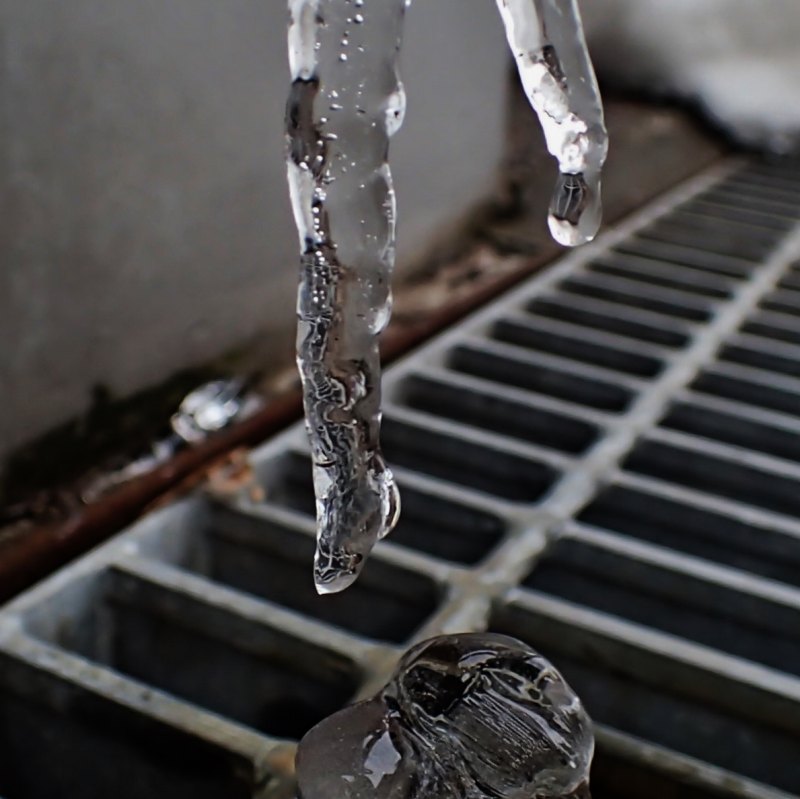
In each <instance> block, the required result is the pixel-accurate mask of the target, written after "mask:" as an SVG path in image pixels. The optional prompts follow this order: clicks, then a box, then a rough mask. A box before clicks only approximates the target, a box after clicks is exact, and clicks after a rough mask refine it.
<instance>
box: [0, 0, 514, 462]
mask: <svg viewBox="0 0 800 799" xmlns="http://www.w3.org/2000/svg"><path fill="white" fill-rule="evenodd" d="M285 8H286V2H285V0H225V1H224V2H221V1H220V0H68V2H64V0H0V86H2V102H0V131H1V133H0V159H2V160H1V161H0V163H2V169H1V170H0V242H2V244H0V256H2V260H1V261H0V398H2V403H3V409H2V412H1V413H0V456H1V455H2V454H3V453H4V452H7V451H8V450H9V449H11V448H12V447H14V446H15V445H18V444H20V443H22V442H24V441H26V440H28V439H30V438H32V437H34V436H36V435H38V434H39V433H41V432H43V431H45V430H46V429H48V428H50V427H52V426H54V425H56V424H58V423H60V422H63V421H66V420H67V419H69V418H72V417H74V416H76V415H78V414H80V413H81V412H83V411H84V410H86V409H87V407H88V405H89V402H90V391H91V388H92V386H94V385H97V384H104V385H106V386H108V387H109V388H110V389H111V390H112V391H113V392H114V393H115V394H117V395H122V396H124V395H126V394H129V393H131V392H134V391H136V390H138V389H141V388H144V387H146V386H149V385H153V384H156V383H158V382H160V381H161V380H163V379H165V378H166V377H168V376H169V375H170V374H172V373H173V372H175V371H176V370H178V369H180V368H181V367H186V366H189V365H193V364H196V363H200V362H203V361H206V360H208V359H210V358H212V357H215V356H217V355H219V354H221V353H223V352H225V351H227V350H229V349H230V348H232V347H235V346H237V345H239V344H242V343H244V342H247V341H248V340H250V339H252V337H254V336H256V335H258V336H262V337H264V340H266V341H267V342H269V350H270V351H271V353H272V354H273V356H274V357H275V358H284V357H286V355H287V353H288V351H289V347H290V343H291V339H292V335H293V324H294V322H293V305H294V285H295V263H296V260H297V258H296V254H295V248H296V237H295V233H294V230H293V227H292V222H291V217H290V214H289V209H288V203H287V199H286V189H285V178H284V166H283V138H282V130H283V108H284V98H285V94H286V89H287V82H288V74H287V68H286V64H285V62H286V55H285V44H284V38H285V22H286V11H285ZM406 41H407V50H406V53H405V59H404V63H405V70H404V77H405V81H406V85H407V89H408V94H409V101H410V105H409V113H408V116H407V121H406V127H405V128H404V129H403V131H401V133H400V134H399V135H398V137H397V139H396V140H395V145H394V152H393V156H394V158H393V162H394V168H395V174H396V176H397V187H398V195H399V203H400V214H401V242H400V260H401V262H403V261H408V257H409V255H410V254H411V253H412V252H413V251H414V250H416V249H418V248H420V247H422V246H424V242H425V241H426V238H427V237H429V236H430V235H431V233H432V232H433V231H434V230H436V229H437V228H439V227H440V226H441V225H442V224H443V223H444V222H445V221H446V220H448V219H452V218H454V217H456V216H458V214H459V213H461V212H462V211H463V210H464V209H465V207H466V206H467V205H468V204H469V203H470V201H472V200H473V199H475V198H477V197H478V196H480V195H481V194H483V193H485V192H488V191H489V190H490V188H491V182H492V179H493V175H494V170H495V166H496V163H497V161H498V158H499V155H500V151H501V147H502V140H503V137H502V127H503V109H504V100H505V92H504V85H505V78H506V70H507V66H508V64H507V55H506V49H505V44H504V41H503V34H502V31H501V28H500V24H499V20H498V18H497V12H496V9H495V7H494V3H492V2H491V0H417V3H415V4H414V7H413V8H412V9H411V12H410V14H409V18H408V30H407V39H406Z"/></svg>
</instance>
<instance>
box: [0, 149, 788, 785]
mask: <svg viewBox="0 0 800 799" xmlns="http://www.w3.org/2000/svg"><path fill="white" fill-rule="evenodd" d="M798 220H800V165H798V164H795V163H775V164H766V163H761V162H755V161H744V160H740V159H731V160H729V161H727V162H725V163H724V164H722V165H719V166H716V167H714V168H712V169H710V170H707V171H706V172H705V173H703V174H702V175H700V176H699V177H697V178H695V179H693V180H692V181H690V182H688V183H686V184H684V185H683V186H682V187H680V188H679V189H677V190H675V191H673V192H671V193H670V194H669V195H667V196H665V197H664V198H662V199H661V200H659V201H658V202H656V203H654V204H653V205H651V206H649V207H648V208H647V209H645V210H644V211H642V212H641V213H639V214H637V215H636V216H635V217H633V218H632V219H630V220H629V221H628V222H627V223H625V224H623V225H620V226H618V227H616V228H614V229H612V230H610V231H609V232H608V233H606V234H605V235H603V236H602V237H601V238H600V239H598V241H596V242H595V243H594V244H592V245H589V246H587V247H585V248H582V249H581V250H579V251H576V252H573V253H571V254H570V255H568V256H567V257H565V258H563V259H562V260H561V261H560V262H559V263H558V264H557V265H556V266H555V267H553V268H552V269H550V270H548V271H547V272H545V273H543V274H541V275H539V276H537V277H535V278H534V279H532V280H530V281H528V282H527V283H526V284H524V285H523V286H522V287H521V288H519V289H518V290H516V291H514V292H512V293H510V294H509V295H507V296H505V297H504V298H502V299H501V300H499V301H496V302H494V303H492V304H490V305H488V306H487V307H486V308H485V309H483V310H482V311H480V312H479V313H477V314H475V315H473V316H472V317H470V318H469V319H468V320H466V321H465V322H463V323H461V324H459V325H457V326H455V327H454V328H452V329H451V330H450V331H448V332H447V333H445V334H444V335H441V336H439V337H438V338H436V339H434V340H433V341H431V342H430V343H429V344H427V345H426V346H424V347H423V348H421V349H420V350H418V351H417V352H415V353H413V354H412V355H410V356H409V357H407V358H406V359H405V360H404V361H402V362H401V363H399V364H397V365H396V366H395V367H393V368H392V369H390V370H389V372H388V374H387V375H386V378H385V384H384V385H385V388H384V391H385V403H384V407H385V417H386V418H385V425H384V442H385V449H386V454H387V457H388V459H389V461H390V462H391V463H392V464H393V468H394V469H395V471H396V473H397V476H398V478H399V482H400V484H401V487H402V489H403V500H404V515H403V521H402V522H401V525H400V527H399V528H398V530H397V531H396V533H395V534H394V535H393V536H392V538H391V540H390V541H387V542H385V543H383V544H381V545H379V547H378V548H377V549H376V552H375V554H374V556H373V560H372V562H371V563H370V564H369V565H368V567H367V569H366V570H365V572H364V575H363V576H362V578H361V580H360V581H359V582H358V583H357V584H356V586H354V587H353V588H352V589H350V590H348V591H347V592H346V593H345V594H343V595H341V596H336V597H330V598H325V599H318V598H317V597H316V596H315V595H314V593H313V585H312V583H311V575H310V563H311V557H312V553H313V545H314V542H313V519H312V516H311V514H312V512H313V494H312V489H311V482H310V471H309V464H308V454H307V444H306V440H305V433H304V430H303V428H302V426H301V425H297V426H295V427H293V428H292V429H290V430H288V431H287V432H286V433H284V434H282V435H280V436H278V437H276V438H275V439H273V440H272V441H270V442H269V443H267V444H266V445H264V446H263V447H261V448H260V449H258V450H256V451H255V452H254V453H253V455H252V460H253V463H254V466H255V470H256V473H257V475H258V480H259V482H260V483H261V485H262V486H263V488H264V491H265V493H266V501H265V502H261V503H256V502H253V501H252V500H250V499H248V497H247V495H246V493H245V492H243V494H242V496H241V497H239V498H237V499H236V500H234V501H227V502H224V501H221V500H219V499H218V498H217V499H215V498H213V497H210V496H203V495H197V496H195V497H192V498H191V499H189V500H186V501H184V502H182V503H180V504H177V505H173V506H171V507H168V508H166V509H164V510H161V511H159V512H157V513H155V514H152V515H150V516H148V517H147V518H146V519H144V520H143V521H141V522H140V523H139V524H137V525H136V526H135V527H133V528H132V529H130V530H129V531H127V532H125V533H124V534H123V535H121V536H119V537H118V538H117V539H115V540H114V541H112V542H111V543H109V544H107V545H105V546H103V547H101V548H100V549H98V550H96V551H95V552H93V553H90V554H89V555H88V556H86V557H84V558H83V559H81V560H80V561H79V562H77V563H76V564H74V565H72V566H70V567H69V568H67V569H64V570H62V571H61V572H59V573H58V574H56V575H55V576H54V577H52V578H51V579H49V580H47V581H45V582H44V583H42V584H40V585H39V586H37V587H36V588H34V589H32V590H31V591H29V592H27V593H26V594H25V595H23V596H21V597H20V598H19V599H17V600H16V601H15V602H13V603H12V604H10V605H8V606H6V607H5V608H4V609H3V610H2V611H0V791H2V792H3V793H4V795H7V797H8V799H35V798H36V797H41V796H54V795H59V796H70V797H72V796H75V797H88V798H89V799H94V797H98V798H99V797H107V796H109V795H115V796H117V797H120V798H121V799H129V798H130V799H139V797H144V796H148V797H153V796H155V797H159V796H165V797H166V796H170V797H171V798H173V799H174V798H177V799H180V797H184V796H186V797H189V796H192V797H195V798H197V799H203V798H204V797H226V798H227V797H256V796H257V797H267V796H282V795H288V794H289V793H290V792H291V780H290V779H289V778H290V776H291V763H292V754H293V746H294V743H293V742H295V741H297V740H298V739H299V737H301V736H302V734H303V733H304V732H305V730H306V729H308V728H309V727H310V726H311V725H313V724H314V723H315V722H316V721H318V720H319V719H321V718H323V717H325V716H326V715H328V714H329V713H331V712H333V711H334V710H336V709H337V708H338V707H341V706H342V705H344V704H347V703H348V702H349V701H352V699H353V698H354V697H358V696H364V695H368V694H370V693H372V692H373V691H374V690H375V688H376V687H377V686H378V685H380V684H382V683H383V682H384V681H385V679H386V677H387V675H388V673H389V672H390V670H391V668H392V666H393V664H394V662H395V661H396V659H397V656H398V654H399V653H400V652H401V651H403V650H404V649H405V648H407V646H409V645H410V644H411V643H412V642H413V641H415V640H419V639H422V638H425V637H428V636H430V635H433V634H436V633H439V632H455V631H463V630H466V629H486V628H491V629H495V630H498V631H502V632H507V633H510V634H512V635H515V636H517V637H520V638H523V639H525V640H527V641H529V642H530V643H531V644H532V645H534V646H535V647H537V648H538V649H540V650H541V651H542V652H544V653H545V654H546V655H547V656H549V657H550V658H551V659H552V660H553V661H554V662H555V663H556V664H557V665H558V666H559V667H560V668H561V669H562V670H563V671H564V673H565V675H566V676H567V678H568V679H569V680H570V682H571V683H572V684H573V686H574V687H575V688H576V690H578V692H579V693H580V694H581V695H582V696H583V698H584V700H585V702H586V704H587V706H588V709H589V711H590V713H592V715H593V717H594V718H595V720H596V722H597V723H598V756H597V764H596V769H595V776H594V778H593V780H594V786H595V795H596V796H597V797H601V798H602V797H611V796H614V797H620V798H621V797H626V798H627V797H631V798H633V797H640V796H642V795H645V793H646V794H647V795H655V796H658V797H660V796H664V797H671V796H676V795H677V794H678V792H680V795H681V797H686V796H689V797H692V798H693V799H694V797H698V798H699V797H711V796H714V797H729V798H732V797H761V798H762V799H767V798H770V799H779V797H783V799H786V797H788V796H800V758H798V752H799V751H800V590H798V589H800V438H799V437H798V432H800V266H798V265H797V263H796V261H797V259H798V258H800V226H798ZM121 774H124V779H122V780H121V779H120V775H121Z"/></svg>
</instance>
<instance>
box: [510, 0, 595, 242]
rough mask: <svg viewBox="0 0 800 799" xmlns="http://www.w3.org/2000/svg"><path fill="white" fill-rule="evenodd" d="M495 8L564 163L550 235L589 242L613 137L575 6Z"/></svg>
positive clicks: (530, 3)
mask: <svg viewBox="0 0 800 799" xmlns="http://www.w3.org/2000/svg"><path fill="white" fill-rule="evenodd" d="M497 7H498V8H499V10H500V14H501V15H502V17H503V23H504V25H505V28H506V37H507V38H508V43H509V46H510V47H511V50H512V52H513V53H514V58H515V59H516V62H517V67H518V69H519V74H520V77H521V79H522V85H523V87H524V88H525V92H526V94H527V96H528V99H529V100H530V103H531V105H532V106H533V109H534V111H536V114H537V115H538V117H539V121H540V123H541V125H542V129H543V130H544V135H545V140H546V142H547V149H548V150H549V151H550V153H551V154H552V155H554V156H555V158H556V159H557V160H558V167H559V171H560V175H559V178H558V181H557V183H556V187H555V191H554V193H553V199H552V201H551V204H550V214H549V217H548V224H549V226H550V232H551V233H552V235H553V238H554V239H555V240H556V241H558V242H559V243H560V244H563V245H565V246H567V247H574V246H576V245H579V244H584V243H586V242H587V241H591V240H592V239H593V238H594V237H595V235H596V234H597V231H598V229H599V227H600V221H601V216H602V207H601V197H600V177H601V171H602V167H603V163H604V162H605V159H606V153H607V150H608V139H607V134H606V129H605V124H604V121H603V105H602V101H601V99H600V91H599V89H598V87H597V81H596V79H595V75H594V70H593V69H592V62H591V60H590V58H589V52H588V50H587V48H586V40H585V38H584V35H583V25H582V23H581V17H580V11H579V9H578V4H577V0H497Z"/></svg>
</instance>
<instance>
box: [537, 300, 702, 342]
mask: <svg viewBox="0 0 800 799" xmlns="http://www.w3.org/2000/svg"><path fill="white" fill-rule="evenodd" d="M527 310H528V311H529V312H530V313H531V314H533V315H534V316H540V317H544V318H545V319H555V320H557V321H559V322H569V323H570V324H574V325H580V326H582V327H590V328H593V329H597V330H604V331H606V332H608V333H614V334H615V335H618V336H624V337H626V338H632V339H634V340H635V341H647V342H650V343H651V344H658V345H660V346H662V347H685V346H686V344H687V342H688V341H689V335H688V333H683V332H681V331H679V330H676V329H675V323H674V322H673V323H672V326H671V328H670V327H668V324H669V322H668V321H667V320H666V319H664V320H663V326H659V325H655V324H652V323H649V322H641V321H638V320H634V319H630V318H623V317H620V316H619V315H612V314H611V313H601V312H599V311H596V310H587V309H583V308H577V307H575V306H574V305H570V300H569V298H567V297H563V298H562V297H559V296H558V295H556V296H555V297H548V298H541V299H536V300H534V301H533V302H531V303H530V304H529V305H528V307H527Z"/></svg>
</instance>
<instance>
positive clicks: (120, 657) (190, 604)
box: [51, 571, 359, 739]
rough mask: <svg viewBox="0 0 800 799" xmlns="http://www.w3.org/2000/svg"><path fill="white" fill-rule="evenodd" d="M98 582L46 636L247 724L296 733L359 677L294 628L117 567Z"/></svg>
mask: <svg viewBox="0 0 800 799" xmlns="http://www.w3.org/2000/svg"><path fill="white" fill-rule="evenodd" d="M100 583H101V584H100V585H98V586H97V588H96V596H95V600H94V603H93V605H92V606H91V608H90V609H89V610H88V611H87V612H86V614H85V615H84V616H83V617H79V618H74V619H73V620H72V625H71V626H70V627H64V628H61V629H60V631H59V634H58V636H57V637H56V638H55V639H53V640H52V641H51V643H54V644H55V645H56V646H59V647H61V648H64V649H67V650H70V651H73V652H75V653H76V654H79V655H81V656H83V657H85V658H88V659H89V660H91V661H95V662H97V663H100V664H102V665H105V666H109V667H110V668H112V669H114V670H115V671H117V672H119V673H121V674H124V675H126V676H128V677H131V678H133V679H134V680H138V681H141V682H142V683H144V684H146V685H150V686H153V687H154V688H157V689H158V690H161V691H166V692H167V693H170V694H173V695H175V696H177V697H179V698H181V699H184V700H187V701H189V702H192V703H194V704H196V705H198V706H200V707H203V708H207V709H208V710H211V711H213V712H216V713H221V714H223V715H225V716H227V717H229V718H232V719H235V720H236V721H238V722H240V723H242V724H244V725H246V726H249V727H252V728H253V729H256V730H260V731H261V732H264V733H267V734H269V735H274V736H277V737H287V738H294V739H299V738H300V737H302V736H303V735H304V734H305V733H306V731H307V730H309V729H310V728H311V727H312V726H313V725H314V724H316V723H317V722H319V721H321V720H322V719H323V718H325V717H326V716H328V715H330V713H332V712H334V711H335V710H337V709H338V708H340V707H342V706H343V705H345V704H347V702H348V700H349V699H350V698H351V697H352V695H353V693H354V692H355V690H356V687H357V686H358V683H359V675H358V674H356V673H355V671H354V670H353V669H352V668H351V667H350V666H349V665H348V664H347V663H345V662H344V661H339V662H334V661H332V656H331V655H330V654H326V653H324V652H321V651H319V650H315V649H314V648H312V647H311V646H310V645H308V644H306V643H305V642H302V641H300V640H299V639H296V638H294V637H293V636H292V635H291V633H288V632H285V631H283V630H279V629H269V628H266V627H264V626H263V625H256V624H253V623H252V622H250V621H249V620H248V619H245V618H241V617H239V616H237V615H236V614H235V613H231V612H226V611H220V610H214V609H211V608H209V607H207V606H200V605H199V603H198V602H197V601H196V600H195V599H193V598H191V597H189V596H184V595H181V594H178V593H175V592H171V591H168V590H166V589H164V588H162V587H160V586H159V585H157V584H155V583H150V582H148V581H145V580H142V579H140V578H139V577H137V576H133V575H129V574H126V573H124V572H121V571H111V572H110V573H107V574H105V575H102V576H101V578H100ZM221 681H222V684H224V686H225V690H220V685H221Z"/></svg>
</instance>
